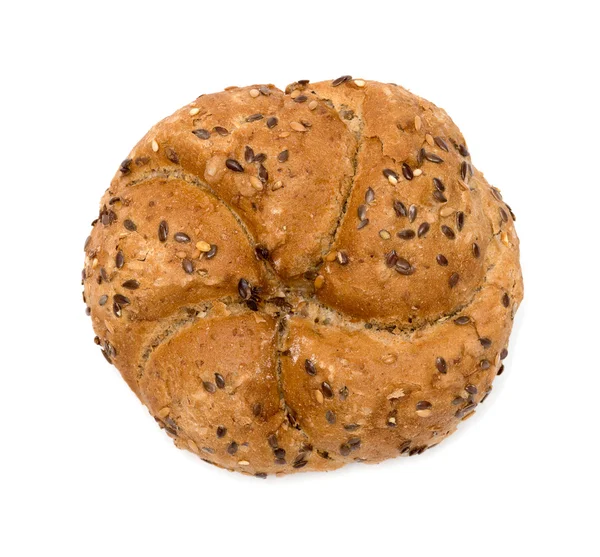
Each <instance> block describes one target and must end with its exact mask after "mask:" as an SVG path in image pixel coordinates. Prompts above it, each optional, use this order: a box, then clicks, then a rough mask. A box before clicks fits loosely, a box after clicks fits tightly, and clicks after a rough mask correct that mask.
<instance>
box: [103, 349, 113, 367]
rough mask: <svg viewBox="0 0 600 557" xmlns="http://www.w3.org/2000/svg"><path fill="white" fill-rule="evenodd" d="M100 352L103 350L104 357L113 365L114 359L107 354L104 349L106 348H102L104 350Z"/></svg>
mask: <svg viewBox="0 0 600 557" xmlns="http://www.w3.org/2000/svg"><path fill="white" fill-rule="evenodd" d="M100 352H102V355H103V356H104V359H105V360H106V361H107V362H108V363H109V364H111V365H112V360H111V359H110V356H109V355H108V354H107V352H106V350H104V348H102V350H100Z"/></svg>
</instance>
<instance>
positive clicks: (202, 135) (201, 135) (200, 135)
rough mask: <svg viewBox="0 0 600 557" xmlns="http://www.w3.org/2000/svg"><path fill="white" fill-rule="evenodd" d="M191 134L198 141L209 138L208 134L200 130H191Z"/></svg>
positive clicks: (206, 131)
mask: <svg viewBox="0 0 600 557" xmlns="http://www.w3.org/2000/svg"><path fill="white" fill-rule="evenodd" d="M192 133H193V134H194V135H195V136H196V137H197V138H199V139H208V138H209V137H210V132H209V131H208V130H205V129H202V128H200V129H198V130H193V131H192Z"/></svg>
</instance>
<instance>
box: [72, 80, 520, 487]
mask: <svg viewBox="0 0 600 557" xmlns="http://www.w3.org/2000/svg"><path fill="white" fill-rule="evenodd" d="M100 207H101V208H100V214H99V217H98V219H97V220H95V221H94V223H93V230H92V233H91V236H90V237H89V238H88V239H87V241H86V243H85V254H86V257H85V268H84V272H83V284H84V300H85V302H86V305H87V308H88V313H90V315H91V318H92V323H93V327H94V330H95V332H96V335H97V337H96V339H95V342H96V343H97V344H99V345H100V347H101V349H102V353H103V355H104V356H105V358H106V359H107V360H108V361H109V362H110V363H112V364H114V365H116V366H117V368H118V369H119V371H120V372H121V374H122V375H123V378H124V379H125V381H127V383H128V384H129V386H130V387H131V389H132V390H133V391H134V392H135V394H136V395H137V396H138V397H139V399H140V400H141V401H142V402H143V403H144V404H145V405H146V406H147V407H148V409H149V411H150V413H151V414H152V416H154V418H155V419H156V421H157V422H158V423H159V424H160V426H161V427H162V428H164V430H165V431H166V432H167V433H168V434H169V435H170V436H171V437H172V438H173V439H174V441H175V444H176V445H177V446H178V447H180V448H183V449H187V450H189V451H192V452H194V453H196V454H197V455H199V456H200V457H201V458H202V459H203V460H205V461H207V462H210V463H212V464H215V465H217V466H221V467H223V468H227V469H230V470H235V471H239V472H243V473H247V474H254V475H256V476H259V477H264V476H265V475H267V474H286V473H291V472H296V471H300V470H302V471H306V470H332V469H335V468H339V467H340V466H343V465H344V464H347V463H349V462H354V461H358V462H368V463H374V462H379V461H381V460H383V459H387V458H392V457H395V456H398V455H414V454H420V453H422V452H423V451H424V450H426V449H428V448H430V447H433V446H435V445H437V444H438V443H439V442H441V441H442V440H443V439H444V438H446V437H447V436H448V435H450V434H451V433H452V432H453V431H454V430H455V429H456V428H457V425H458V424H459V423H460V422H461V421H462V420H465V419H467V418H469V417H471V416H472V415H473V414H474V413H475V409H476V407H477V405H478V404H479V403H481V402H482V401H483V400H484V399H485V397H487V396H488V394H489V393H490V391H491V389H492V382H493V380H494V378H495V377H496V375H499V374H500V373H501V372H502V370H503V364H502V360H503V359H504V358H505V357H506V355H507V345H508V337H509V334H510V330H511V326H512V322H513V318H514V315H515V311H516V310H517V307H518V305H519V303H520V301H521V299H522V296H523V285H522V278H521V271H520V267H519V241H518V238H517V235H516V232H515V228H514V216H513V214H512V211H511V210H510V208H509V207H508V205H506V204H505V203H504V202H503V200H502V197H501V195H500V192H499V191H498V190H497V189H496V188H494V187H491V186H490V185H489V184H488V183H487V182H486V181H485V179H484V177H483V175H482V174H481V172H479V171H478V170H477V169H476V168H475V167H474V166H473V164H472V162H471V157H470V154H469V151H468V149H467V147H466V143H465V140H464V138H463V137H462V135H461V133H460V131H459V130H458V128H457V127H456V126H455V124H454V123H453V122H452V120H451V119H450V118H449V117H448V115H447V114H446V113H445V112H444V111H443V110H441V109H439V108H438V107H436V106H435V105H433V104H432V103H430V102H428V101H426V100H424V99H421V98H419V97H417V96H415V95H413V94H411V93H409V92H408V91H406V90H405V89H403V88H402V87H399V86H397V85H393V84H381V83H377V82H373V81H364V80H359V79H354V80H353V79H352V78H350V77H349V76H344V77H342V78H338V79H336V80H334V81H333V82H323V83H315V84H311V83H309V82H307V81H300V82H297V83H293V84H292V85H289V86H288V87H287V88H286V90H285V92H282V91H280V90H279V89H277V88H276V87H274V86H273V85H255V86H252V87H242V88H238V87H232V88H229V89H227V90H225V91H224V92H221V93H216V94H213V95H202V96H200V97H198V98H197V99H196V100H195V101H194V102H192V103H191V104H189V105H188V106H185V107H184V108H182V109H181V110H178V111H177V112H175V113H174V114H173V115H172V116H169V117H168V118H166V119H165V120H163V121H161V122H159V123H158V124H156V125H155V126H154V127H153V128H152V129H151V130H150V131H149V132H148V133H147V134H146V135H145V136H144V137H143V138H142V140H141V141H140V142H139V143H138V144H137V146H136V147H135V148H134V149H133V151H132V152H131V153H130V155H129V156H128V157H127V159H125V160H124V161H123V162H122V163H121V165H120V168H119V170H118V171H117V173H116V176H115V178H114V179H113V181H112V183H111V185H110V188H109V189H108V191H107V192H106V194H105V195H104V197H103V199H102V201H101V205H100Z"/></svg>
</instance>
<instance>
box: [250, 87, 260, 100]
mask: <svg viewBox="0 0 600 557" xmlns="http://www.w3.org/2000/svg"><path fill="white" fill-rule="evenodd" d="M259 95H260V91H259V90H258V89H250V96H251V97H252V98H253V99H255V98H256V97H258V96H259Z"/></svg>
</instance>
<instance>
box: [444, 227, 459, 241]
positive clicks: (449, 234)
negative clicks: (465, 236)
mask: <svg viewBox="0 0 600 557" xmlns="http://www.w3.org/2000/svg"><path fill="white" fill-rule="evenodd" d="M441 229H442V232H443V234H444V236H446V238H449V239H450V240H454V238H456V234H455V233H454V230H452V228H450V227H449V226H446V225H445V224H442V226H441Z"/></svg>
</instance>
